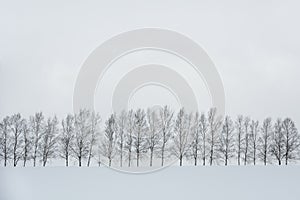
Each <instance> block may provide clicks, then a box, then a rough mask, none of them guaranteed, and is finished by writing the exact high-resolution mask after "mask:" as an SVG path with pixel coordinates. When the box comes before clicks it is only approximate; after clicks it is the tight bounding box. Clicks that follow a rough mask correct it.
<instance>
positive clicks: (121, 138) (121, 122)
mask: <svg viewBox="0 0 300 200" xmlns="http://www.w3.org/2000/svg"><path fill="white" fill-rule="evenodd" d="M126 124H127V113H126V111H125V110H123V111H122V112H121V113H120V115H119V116H117V121H116V126H117V129H116V130H117V134H118V150H119V153H120V167H122V166H123V153H124V146H125V133H126Z"/></svg>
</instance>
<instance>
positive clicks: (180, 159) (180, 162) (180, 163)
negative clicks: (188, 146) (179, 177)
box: [179, 155, 182, 167]
mask: <svg viewBox="0 0 300 200" xmlns="http://www.w3.org/2000/svg"><path fill="white" fill-rule="evenodd" d="M179 166H180V167H181V166H182V155H180V156H179Z"/></svg>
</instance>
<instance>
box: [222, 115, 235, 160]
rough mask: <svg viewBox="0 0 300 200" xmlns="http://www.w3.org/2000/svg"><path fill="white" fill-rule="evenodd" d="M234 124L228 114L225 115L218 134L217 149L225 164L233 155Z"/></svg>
mask: <svg viewBox="0 0 300 200" xmlns="http://www.w3.org/2000/svg"><path fill="white" fill-rule="evenodd" d="M233 131H234V125H233V122H232V120H231V118H230V117H229V116H226V117H225V119H224V123H223V129H222V132H221V135H220V143H219V144H220V145H219V151H220V152H221V154H222V155H223V159H224V164H225V166H227V165H228V160H229V159H230V158H232V157H234V135H233Z"/></svg>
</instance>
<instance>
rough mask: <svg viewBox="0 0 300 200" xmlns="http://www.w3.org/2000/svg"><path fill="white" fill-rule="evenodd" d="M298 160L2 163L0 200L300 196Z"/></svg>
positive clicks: (0, 170) (250, 198)
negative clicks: (122, 165)
mask: <svg viewBox="0 0 300 200" xmlns="http://www.w3.org/2000/svg"><path fill="white" fill-rule="evenodd" d="M299 185H300V166H288V167H286V166H282V167H279V166H267V167H264V166H256V167H253V166H248V167H242V166H241V167H238V166H230V167H221V166H214V167H200V166H199V167H191V166H190V167H175V166H172V167H168V168H166V169H163V170H160V171H157V172H155V173H148V174H140V175H133V174H128V173H121V172H117V171H114V170H111V169H108V168H106V167H90V168H86V167H83V168H78V167H69V168H67V167H46V168H41V167H37V168H33V167H28V168H0V200H60V199H64V200H94V199H97V200H101V199H109V200H110V199H131V200H134V199H139V200H148V199H151V200H154V199H182V200H188V199H197V200H198V199H200V200H201V199H206V200H207V199H210V200H212V199H218V200H220V199H231V200H235V199H236V200H240V199H242V200H248V199H249V200H254V199H264V200H266V199H272V200H274V199H289V200H291V199H295V200H296V199H297V200H298V199H300V188H299Z"/></svg>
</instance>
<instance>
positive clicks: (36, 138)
mask: <svg viewBox="0 0 300 200" xmlns="http://www.w3.org/2000/svg"><path fill="white" fill-rule="evenodd" d="M30 129H31V132H32V134H33V155H32V156H33V166H34V167H35V166H36V160H37V157H38V153H39V146H40V145H39V142H40V139H41V137H42V133H43V131H44V130H43V129H44V116H43V113H42V112H39V113H35V115H34V116H32V117H30Z"/></svg>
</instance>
